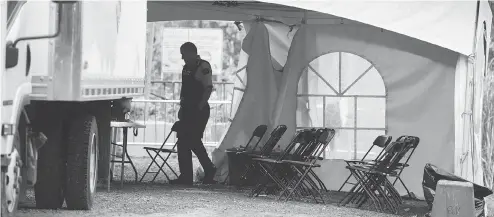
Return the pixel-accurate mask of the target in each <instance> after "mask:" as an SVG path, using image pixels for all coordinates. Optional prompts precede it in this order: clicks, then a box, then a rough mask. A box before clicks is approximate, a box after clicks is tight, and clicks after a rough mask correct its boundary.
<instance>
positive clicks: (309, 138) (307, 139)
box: [293, 129, 322, 160]
mask: <svg viewBox="0 0 494 217" xmlns="http://www.w3.org/2000/svg"><path fill="white" fill-rule="evenodd" d="M321 133H322V130H321V129H319V130H317V129H310V130H308V131H307V133H306V134H305V135H304V142H303V143H301V144H300V145H299V147H297V149H296V150H295V152H294V153H293V159H294V160H302V159H303V158H304V157H306V156H307V155H308V154H310V151H309V150H310V149H311V147H312V146H314V145H315V143H317V138H318V137H319V135H320V134H321Z"/></svg>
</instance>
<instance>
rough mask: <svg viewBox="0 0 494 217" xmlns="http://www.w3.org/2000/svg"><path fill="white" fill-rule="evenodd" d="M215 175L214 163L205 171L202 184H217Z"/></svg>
mask: <svg viewBox="0 0 494 217" xmlns="http://www.w3.org/2000/svg"><path fill="white" fill-rule="evenodd" d="M215 175H216V167H215V166H214V165H213V166H212V167H211V168H210V169H208V170H205V171H204V180H202V184H205V185H210V184H216V181H214V176H215Z"/></svg>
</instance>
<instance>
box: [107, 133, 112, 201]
mask: <svg viewBox="0 0 494 217" xmlns="http://www.w3.org/2000/svg"><path fill="white" fill-rule="evenodd" d="M112 130H113V129H112ZM112 134H113V133H112ZM112 146H113V138H110V151H109V156H108V157H109V158H108V159H110V165H109V166H110V168H108V174H106V191H107V192H110V176H111V175H110V174H111V172H110V170H111V148H112Z"/></svg>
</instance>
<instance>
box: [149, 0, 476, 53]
mask: <svg viewBox="0 0 494 217" xmlns="http://www.w3.org/2000/svg"><path fill="white" fill-rule="evenodd" d="M483 2H484V1H483ZM485 2H486V1H485ZM269 3H272V4H269ZM302 9H307V10H311V11H305V10H302ZM255 16H263V17H274V18H276V19H280V20H285V21H287V22H300V20H301V19H302V18H304V17H306V18H308V23H310V22H323V23H328V22H334V21H335V20H336V21H338V22H340V21H339V20H340V19H342V18H343V19H349V20H354V21H358V22H361V23H364V24H369V25H372V26H375V27H379V28H383V29H387V30H390V31H393V32H397V33H400V34H404V35H407V36H410V37H413V38H417V39H419V40H423V41H426V42H429V43H431V44H435V45H438V46H441V47H444V48H447V49H450V50H453V51H456V52H459V53H461V54H464V55H470V54H471V52H472V43H473V41H474V39H473V38H474V33H473V32H474V30H475V17H476V1H389V0H388V1H364V0H352V1H341V0H324V1H320V0H319V1H302V0H297V1H285V0H263V1H255V2H254V1H245V2H243V4H241V5H240V6H238V7H223V6H218V5H214V4H213V2H212V1H210V2H208V1H201V2H197V1H196V2H191V1H150V2H148V21H150V22H154V21H168V20H233V21H235V20H250V19H253V18H255Z"/></svg>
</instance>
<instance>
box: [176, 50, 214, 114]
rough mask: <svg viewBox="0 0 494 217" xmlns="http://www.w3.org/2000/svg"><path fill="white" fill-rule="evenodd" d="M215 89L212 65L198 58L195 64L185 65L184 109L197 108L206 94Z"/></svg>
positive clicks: (182, 94) (182, 101)
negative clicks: (207, 91) (209, 89)
mask: <svg viewBox="0 0 494 217" xmlns="http://www.w3.org/2000/svg"><path fill="white" fill-rule="evenodd" d="M212 87H213V81H212V71H211V65H210V64H209V62H208V61H206V60H202V59H201V58H200V57H199V56H197V61H196V62H195V63H194V64H189V65H187V64H186V65H185V66H184V67H183V69H182V88H181V90H180V100H181V104H182V106H183V107H188V108H197V106H198V105H199V103H200V102H201V100H202V98H203V97H204V92H205V91H206V90H207V89H208V88H212Z"/></svg>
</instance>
